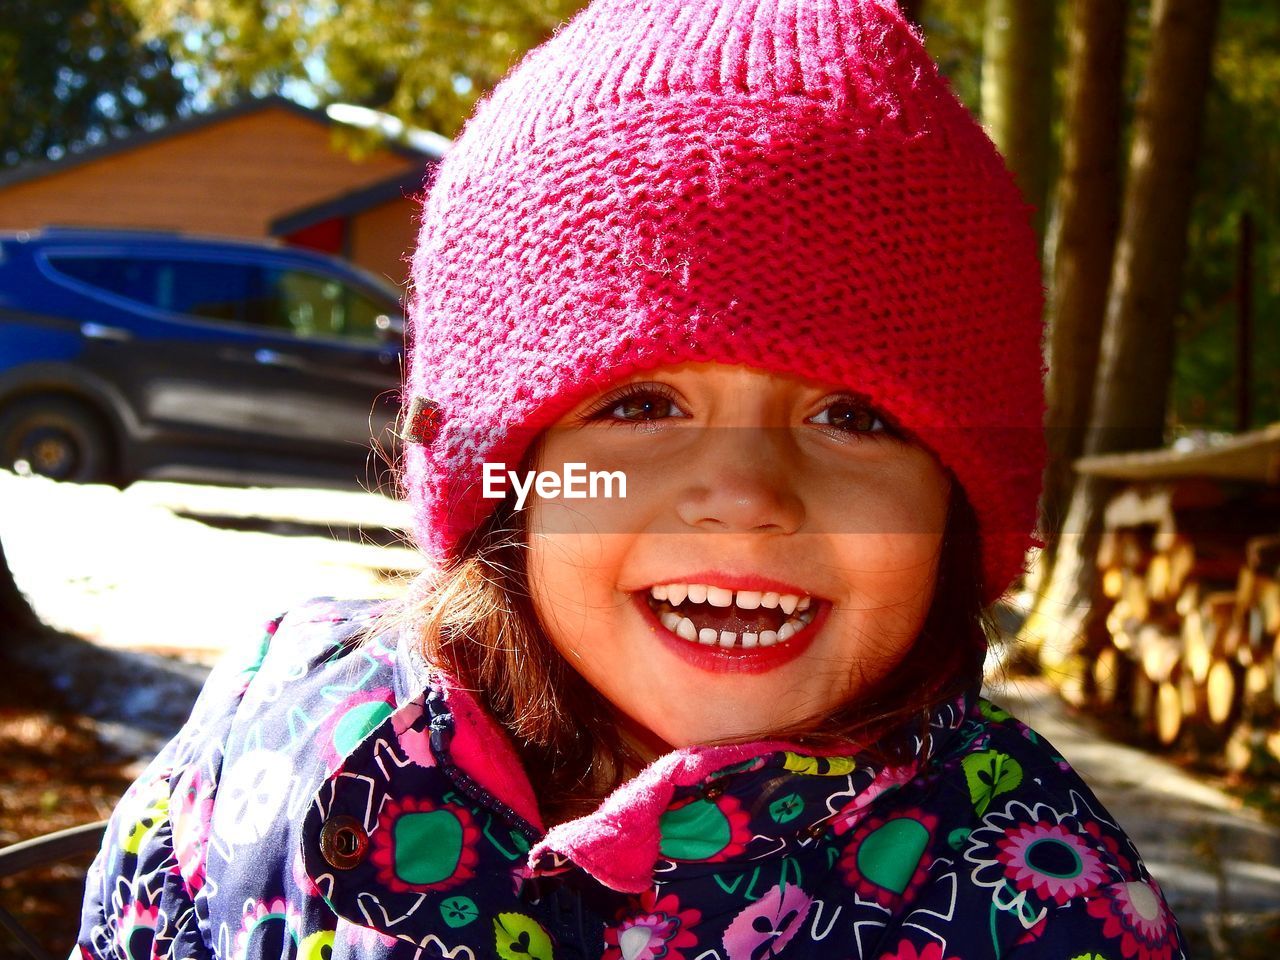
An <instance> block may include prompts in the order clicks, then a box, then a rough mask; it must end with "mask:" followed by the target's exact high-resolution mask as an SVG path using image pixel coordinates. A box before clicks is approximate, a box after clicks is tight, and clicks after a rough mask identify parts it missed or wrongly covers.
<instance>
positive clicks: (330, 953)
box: [80, 0, 1185, 960]
mask: <svg viewBox="0 0 1280 960" xmlns="http://www.w3.org/2000/svg"><path fill="white" fill-rule="evenodd" d="M413 277H414V292H413V299H412V304H411V310H410V314H411V323H412V331H411V333H412V353H411V362H410V366H409V371H408V376H407V379H406V389H405V400H406V404H407V406H408V418H409V423H408V427H407V430H406V442H407V447H406V465H405V472H404V488H405V493H406V496H407V497H408V498H409V499H410V500H411V502H412V504H413V505H414V508H415V516H416V522H417V527H418V538H419V541H420V543H421V544H422V546H423V548H424V549H425V550H426V551H427V552H428V553H429V554H430V555H431V556H432V557H433V558H434V559H435V561H436V564H435V565H434V567H433V569H432V571H431V573H430V574H429V575H428V576H426V577H424V578H423V580H422V582H421V583H419V584H418V585H417V586H416V588H415V590H414V591H413V592H412V595H411V596H410V597H408V598H407V599H406V600H405V602H404V603H402V604H399V605H396V606H394V607H387V606H384V605H378V604H353V603H335V602H327V601H326V602H318V603H315V604H312V605H310V606H307V607H305V608H303V609H300V610H297V611H294V612H292V613H290V614H289V615H287V616H285V617H284V618H282V619H281V620H279V621H277V622H276V623H275V624H273V626H272V630H271V631H269V634H268V638H267V639H266V640H264V641H263V643H262V644H261V645H260V646H258V648H257V649H256V650H254V651H252V653H251V654H248V655H246V656H243V657H241V658H240V659H239V661H238V662H234V661H228V662H227V663H224V664H223V665H222V666H221V667H220V668H219V669H218V670H217V671H216V672H215V674H214V676H213V677H212V678H211V680H210V682H209V684H208V685H207V687H206V689H205V691H204V692H203V693H202V695H201V697H200V700H199V702H198V703H197V705H196V708H195V711H194V713H193V716H192V719H191V721H190V722H189V724H188V725H187V726H186V727H185V728H184V730H183V731H182V732H181V733H179V735H178V736H177V737H176V738H175V740H174V741H173V742H172V743H171V744H170V745H169V746H168V747H167V748H166V749H165V750H164V751H163V752H162V753H161V754H160V756H158V757H157V758H156V760H155V761H154V762H153V763H152V764H151V766H150V768H149V769H148V770H147V772H146V773H145V774H144V775H143V776H142V777H141V779H140V780H139V781H138V783H137V784H136V785H135V786H134V787H133V788H132V789H131V790H130V792H129V794H128V795H127V796H126V798H125V799H124V801H123V802H122V803H121V806H120V808H119V810H118V811H117V813H116V815H115V817H114V820H113V824H112V827H111V829H110V832H109V834H108V838H107V841H106V843H105V845H104V849H103V852H102V853H101V855H100V856H99V858H98V859H97V861H96V862H95V864H94V867H93V869H92V871H91V874H90V877H89V883H88V893H87V898H86V902H85V909H84V920H83V925H82V928H81V933H80V946H81V951H82V955H83V956H85V957H117V956H118V957H125V956H129V957H142V956H151V955H154V956H163V957H218V958H232V957H236V958H239V957H255V958H256V957H271V958H275V957H284V956H302V957H308V958H339V957H383V956H394V957H404V958H409V957H419V956H427V957H430V956H445V957H465V958H482V957H483V958H490V957H499V958H502V960H513V958H529V957H534V958H540V960H547V958H552V957H555V958H560V960H565V958H578V957H581V958H601V957H607V958H610V960H618V958H626V960H636V958H650V960H656V958H667V960H695V958H703V960H712V958H717V960H763V958H767V957H773V956H786V957H795V958H871V957H875V958H886V960H887V958H897V960H907V958H910V960H920V958H929V960H954V958H965V960H972V958H981V957H993V958H995V957H999V958H1006V957H1014V956H1016V957H1018V958H1046V960H1049V958H1053V960H1058V958H1062V960H1066V958H1074V957H1090V958H1093V957H1105V958H1108V960H1155V958H1159V960H1171V958H1174V957H1182V956H1183V955H1184V952H1185V951H1184V945H1183V941H1182V938H1181V935H1180V933H1179V931H1178V927H1177V924H1176V922H1175V921H1174V919H1173V917H1172V916H1171V915H1170V913H1169V910H1168V907H1167V906H1166V904H1165V901H1164V899H1163V898H1162V896H1161V894H1160V890H1159V887H1158V886H1157V885H1156V883H1155V881H1154V880H1153V879H1152V878H1151V877H1150V876H1149V874H1148V873H1147V871H1146V869H1145V867H1144V866H1143V864H1142V861H1141V859H1140V858H1139V856H1138V854H1137V851H1136V850H1134V848H1133V846H1132V844H1131V843H1130V842H1129V840H1128V839H1127V837H1126V836H1125V835H1124V833H1123V832H1122V831H1121V830H1120V828H1119V827H1118V826H1117V825H1116V824H1115V823H1114V822H1113V820H1112V819H1111V817H1110V816H1109V815H1108V814H1107V812H1106V811H1105V810H1104V809H1103V808H1102V806H1101V805H1100V804H1099V803H1098V801H1097V799H1096V798H1095V797H1094V796H1093V794H1092V793H1091V792H1090V791H1089V789H1088V788H1087V787H1086V786H1085V785H1084V783H1083V782H1081V780H1080V779H1079V778H1078V777H1077V776H1076V774H1075V773H1074V772H1073V771H1072V770H1071V768H1070V767H1069V766H1068V765H1067V763H1066V762H1065V761H1064V760H1063V759H1062V758H1061V757H1060V756H1058V755H1057V754H1056V753H1055V751H1054V750H1053V748H1052V747H1051V746H1050V745H1049V744H1047V743H1046V742H1045V741H1044V740H1043V739H1041V738H1040V737H1038V736H1037V735H1036V734H1035V733H1034V732H1032V731H1031V730H1029V729H1028V728H1027V727H1025V726H1024V725H1022V724H1021V723H1019V722H1018V721H1016V720H1014V719H1013V718H1012V717H1010V716H1009V715H1008V714H1007V713H1005V712H1004V711H1002V710H1000V709H999V708H998V707H996V706H994V705H992V704H991V703H989V702H987V701H985V700H983V699H981V698H980V696H979V695H978V689H979V685H980V679H981V677H980V671H981V665H982V661H983V655H984V653H985V650H986V638H987V635H988V632H987V629H986V628H985V627H984V624H985V622H986V621H985V619H984V613H983V611H984V607H985V605H986V604H989V603H990V602H991V601H993V600H994V599H996V598H997V597H998V596H999V595H1000V593H1001V592H1002V591H1003V589H1004V588H1005V587H1006V586H1007V585H1008V583H1009V582H1010V581H1011V580H1012V578H1013V577H1014V576H1015V575H1016V574H1017V573H1018V572H1019V568H1020V566H1021V561H1022V557H1023V554H1024V551H1025V550H1026V548H1027V547H1028V546H1029V545H1030V544H1031V543H1033V542H1034V540H1033V538H1032V537H1031V529H1032V527H1033V522H1034V516H1035V507H1036V499H1037V495H1038V491H1039V477H1040V473H1041V467H1042V462H1043V440H1042V437H1041V414H1042V412H1043V399H1042V387H1041V375H1042V368H1041V359H1040V356H1041V355H1040V350H1039V341H1040V333H1041V331H1040V325H1039V324H1040V321H1039V318H1040V312H1041V306H1042V291H1041V288H1040V280H1039V278H1040V271H1039V265H1038V262H1037V257H1036V250H1035V241H1034V237H1033V234H1032V231H1031V228H1030V226H1029V219H1028V210H1027V208H1026V206H1025V205H1024V204H1023V202H1022V200H1021V198H1020V196H1019V194H1018V192H1017V190H1016V188H1015V186H1014V184H1013V182H1012V180H1011V178H1010V176H1009V174H1008V172H1007V170H1006V168H1005V167H1004V165H1003V163H1002V161H1001V160H1000V158H999V156H998V154H997V153H996V151H995V149H994V147H993V146H992V144H991V142H990V141H989V140H988V139H987V137H986V136H985V135H984V134H983V132H982V130H981V129H980V128H979V127H978V126H977V125H976V123H975V122H974V121H973V120H972V118H970V116H969V115H968V114H967V113H966V112H965V110H964V108H963V107H962V105H961V104H960V103H959V102H958V101H957V100H956V98H955V97H954V95H953V94H952V93H951V91H950V89H949V88H948V86H947V84H946V83H945V81H944V80H943V79H942V78H941V76H940V75H939V73H938V71H937V69H936V67H935V66H934V64H933V63H932V62H931V61H930V60H929V58H928V56H927V55H926V53H925V52H924V49H923V47H922V44H921V42H920V38H919V37H918V36H917V35H916V34H915V33H914V32H913V30H912V29H911V28H910V27H909V26H908V25H907V24H906V23H905V22H904V21H903V19H902V18H901V16H900V15H899V13H898V12H897V10H896V8H895V7H894V6H893V4H892V3H890V2H888V0H723V2H719V3H712V2H689V0H642V2H638V3H637V2H636V0H597V2H595V3H593V4H592V5H591V6H590V7H588V8H587V9H586V10H585V11H584V12H583V13H582V14H581V15H580V16H578V17H577V18H576V19H575V20H574V21H573V22H572V23H571V24H569V25H568V26H567V27H565V28H564V29H563V30H562V31H560V32H559V33H558V34H557V35H556V36H555V37H554V38H553V39H552V40H550V41H549V42H548V43H547V44H546V45H545V46H543V47H542V48H540V49H539V50H538V51H536V52H535V53H533V54H532V55H530V56H529V57H528V58H527V59H526V60H525V62H524V63H523V64H522V65H521V66H520V67H519V68H518V69H517V70H516V71H515V72H514V73H513V74H512V75H511V76H510V77H508V79H507V80H506V81H504V83H503V84H502V85H501V86H500V87H499V88H498V89H497V90H496V91H495V92H494V93H493V95H492V96H491V97H490V98H489V99H488V101H487V102H485V103H484V104H482V105H481V106H480V107H479V108H478V110H477V113H476V115H475V116H474V117H473V119H472V120H471V121H470V123H469V124H468V126H467V128H466V130H465V131H464V133H463V135H462V136H461V137H460V139H459V140H458V141H457V143H456V144H455V146H454V147H453V149H452V151H451V152H450V154H449V155H448V156H447V157H446V159H445V160H444V162H443V163H442V164H441V166H440V169H439V172H438V176H437V179H436V182H435V183H434V185H433V187H432V189H431V191H430V196H429V199H428V200H427V201H426V203H425V206H424V215H423V219H422V226H421V236H420V240H419V244H418V248H417V251H416V253H415V257H414V263H413ZM593 484H594V491H593V489H592V485H593ZM624 485H625V488H624ZM583 493H585V494H586V495H585V496H579V495H578V494H583ZM592 493H594V495H592Z"/></svg>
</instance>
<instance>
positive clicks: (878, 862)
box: [839, 808, 938, 909]
mask: <svg viewBox="0 0 1280 960" xmlns="http://www.w3.org/2000/svg"><path fill="white" fill-rule="evenodd" d="M937 828H938V818H937V817H936V816H934V815H933V814H930V813H925V812H924V811H923V810H921V809H919V808H910V809H907V810H903V811H901V812H899V813H895V814H893V815H888V816H875V817H868V818H867V819H866V820H864V821H863V822H862V823H860V824H859V825H858V828H857V829H856V830H855V831H854V832H853V835H852V836H851V837H850V838H849V843H848V845H847V846H846V847H845V848H844V851H843V852H842V853H841V854H840V861H839V869H840V872H841V875H842V876H843V878H844V882H845V883H846V884H847V885H848V886H850V887H852V888H853V889H854V890H855V891H857V893H858V895H859V896H861V897H864V898H866V899H868V900H874V901H875V902H876V903H878V904H880V906H882V907H886V908H888V909H893V908H895V907H896V906H897V905H898V904H901V903H903V902H905V901H906V900H909V899H910V898H911V897H912V896H914V895H915V892H916V891H917V890H919V889H920V887H921V886H923V884H924V882H925V879H926V877H927V876H928V874H929V869H930V868H931V867H932V866H933V859H934V857H933V854H932V853H931V852H930V847H931V845H932V843H933V834H934V831H935V830H937Z"/></svg>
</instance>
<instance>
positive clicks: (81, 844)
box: [0, 820, 107, 960]
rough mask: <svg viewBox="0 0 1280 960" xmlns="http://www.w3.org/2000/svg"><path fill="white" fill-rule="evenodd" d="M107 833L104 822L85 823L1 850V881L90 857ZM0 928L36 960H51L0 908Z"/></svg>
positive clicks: (20, 926)
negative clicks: (5, 878) (84, 856)
mask: <svg viewBox="0 0 1280 960" xmlns="http://www.w3.org/2000/svg"><path fill="white" fill-rule="evenodd" d="M106 830H107V821H106V820H101V821H99V822H98V823H87V824H85V825H83V826H79V827H70V828H69V829H66V830H59V831H58V832H57V833H47V834H45V835H44V836H42V837H33V838H32V839H30V840H23V841H21V842H20V843H15V844H12V845H10V846H7V847H4V848H0V878H4V877H12V876H15V875H17V874H19V873H23V872H25V871H27V870H32V869H34V868H36V867H47V866H51V865H52V864H55V863H59V862H61V861H63V860H69V859H71V858H72V857H78V856H80V855H82V854H86V853H93V852H94V851H96V850H97V849H98V848H99V847H100V846H101V845H102V837H103V834H105V833H106ZM0 927H4V928H5V929H6V930H8V931H9V933H11V934H12V935H13V937H14V938H15V939H16V940H17V941H18V943H19V944H20V945H21V946H22V948H23V949H24V950H26V951H27V953H28V954H30V955H31V956H32V957H34V958H35V960H54V958H53V957H51V956H50V955H49V952H48V951H47V950H45V949H44V947H42V946H40V944H38V943H37V942H36V940H35V938H34V937H32V936H31V934H29V933H27V931H26V930H25V929H24V928H23V926H22V924H20V923H19V922H18V918H17V917H15V916H14V915H13V914H11V913H10V912H9V911H8V910H6V909H4V907H0Z"/></svg>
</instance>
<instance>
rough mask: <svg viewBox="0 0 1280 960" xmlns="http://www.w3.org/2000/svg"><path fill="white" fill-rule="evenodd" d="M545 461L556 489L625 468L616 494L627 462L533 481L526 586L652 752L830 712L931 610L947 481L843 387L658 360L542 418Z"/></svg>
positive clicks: (540, 463)
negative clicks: (547, 420) (553, 420)
mask: <svg viewBox="0 0 1280 960" xmlns="http://www.w3.org/2000/svg"><path fill="white" fill-rule="evenodd" d="M569 464H577V465H580V466H578V467H573V468H567V467H566V465H569ZM535 469H536V471H537V472H538V473H539V474H544V475H545V474H548V473H554V474H555V475H556V476H557V477H558V478H560V480H561V490H562V491H564V490H566V489H568V488H567V487H565V486H564V484H563V480H564V479H565V478H566V477H567V478H573V477H575V476H578V477H581V478H582V479H581V480H578V481H571V482H573V483H575V484H576V486H577V487H579V488H581V489H583V490H585V491H589V490H590V487H591V484H590V477H591V474H592V473H593V472H597V471H610V472H613V471H617V472H620V473H621V474H622V475H624V476H625V481H626V496H625V497H620V496H618V494H619V492H620V489H619V484H618V482H617V477H616V475H615V478H614V482H613V487H612V490H611V491H609V490H607V488H606V487H605V485H604V483H603V481H599V482H597V485H596V488H595V492H596V496H594V497H592V496H588V497H586V498H569V497H567V496H563V495H557V496H551V495H544V496H538V495H536V494H537V493H539V492H541V493H543V494H550V493H551V492H552V488H551V486H550V484H551V479H550V478H549V477H547V478H546V479H544V480H542V481H539V482H542V483H544V487H543V489H542V490H541V491H537V489H536V485H535V487H534V488H533V489H532V490H531V492H530V494H529V500H528V504H529V505H528V507H527V509H529V510H530V511H531V513H530V515H529V517H528V528H529V548H530V553H529V577H530V588H531V591H532V595H533V602H534V607H535V610H536V611H537V614H538V618H539V620H540V621H541V624H542V626H543V629H544V630H545V631H546V632H547V635H548V636H549V637H550V639H551V641H552V642H553V643H554V644H555V646H556V648H557V649H558V650H559V651H560V653H561V654H562V655H563V656H564V657H565V658H566V659H567V660H568V661H569V663H570V664H572V665H573V666H574V667H575V669H577V670H578V672H579V673H581V674H582V676H583V677H584V678H585V679H586V680H587V681H588V682H589V683H590V684H591V685H592V686H593V687H595V688H596V689H597V690H598V691H600V693H601V694H603V695H604V696H605V697H606V698H607V699H608V700H609V701H610V702H611V703H612V704H613V705H614V706H615V707H616V708H617V709H618V711H619V714H620V716H621V717H622V721H623V723H624V728H625V729H624V732H625V733H626V735H627V736H628V737H629V738H630V739H631V740H632V742H633V743H635V744H636V745H637V746H638V747H639V748H640V749H641V750H642V752H645V753H647V754H648V755H649V756H654V755H657V754H658V753H661V752H664V751H666V750H668V749H671V748H673V747H681V746H687V745H690V744H695V743H704V742H708V741H712V740H717V739H720V738H726V737H738V736H743V735H752V736H766V735H768V734H769V733H770V732H771V731H775V730H779V729H782V728H784V727H787V726H791V725H793V724H796V723H798V722H803V721H805V720H808V719H811V718H814V717H816V716H818V715H821V714H822V713H824V712H826V711H828V710H829V709H831V708H833V707H835V706H837V705H839V704H840V703H842V702H844V701H846V700H848V699H850V698H856V697H857V695H858V693H859V692H860V691H863V690H866V689H867V688H868V687H869V686H870V685H872V684H874V683H875V682H876V681H877V680H878V679H879V678H881V677H882V676H883V675H884V674H885V673H887V672H888V671H889V670H890V669H891V668H892V667H893V666H894V665H895V664H896V663H897V662H898V661H899V660H900V659H901V658H902V656H903V655H904V654H905V653H906V651H907V650H908V648H909V647H910V646H911V644H912V642H913V641H914V639H915V637H916V635H917V633H918V632H919V630H920V628H921V626H922V624H923V623H924V619H925V616H926V613H927V611H928V608H929V604H930V602H931V599H932V596H933V587H934V581H935V574H936V570H937V564H938V559H939V552H940V547H941V542H942V531H943V529H944V527H945V524H946V515H947V504H948V499H949V493H950V481H949V477H948V474H947V473H946V472H945V471H944V470H943V468H942V467H941V466H940V465H939V464H938V462H937V461H936V460H935V459H934V457H933V455H932V454H931V453H929V452H928V451H927V450H925V449H923V448H921V447H919V446H915V445H913V444H911V443H909V442H908V441H906V440H905V439H903V438H901V437H900V436H899V435H897V434H895V433H894V432H892V429H891V428H890V429H886V421H885V420H883V419H882V418H881V416H880V414H879V412H878V411H876V410H875V409H874V408H871V407H869V406H868V405H866V403H865V402H864V401H862V400H861V399H860V398H859V396H858V395H857V394H856V393H853V392H851V391H850V390H848V389H840V388H832V387H831V386H829V385H825V384H821V383H818V382H816V381H809V380H800V379H794V378H790V377H784V376H780V375H775V374H771V373H765V372H763V371H759V370H755V369H752V368H747V367H737V366H727V365H722V364H712V363H699V364H692V363H690V364H682V365H679V366H672V367H665V368H661V369H658V370H650V371H645V372H644V373H642V374H640V375H637V376H635V377H633V378H631V379H628V380H625V381H621V382H620V383H619V384H615V385H614V386H612V387H611V388H610V389H608V390H607V391H604V392H603V393H601V394H599V395H597V396H595V397H593V398H591V399H590V400H588V401H585V402H583V403H582V404H580V405H579V406H578V407H577V408H575V409H574V410H572V411H570V412H569V413H568V414H567V415H566V416H564V417H563V418H562V419H561V420H560V421H559V422H558V423H557V424H555V425H554V426H553V427H552V428H551V429H550V430H548V431H547V433H546V434H545V435H544V437H543V439H542V444H541V446H540V449H539V450H538V453H537V456H536V463H535ZM524 480H525V478H521V483H523V482H524ZM608 492H611V493H612V496H606V495H605V494H606V493H608ZM921 668H922V669H926V670H927V669H928V665H927V664H922V665H921Z"/></svg>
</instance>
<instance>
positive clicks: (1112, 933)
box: [1089, 880, 1175, 960]
mask: <svg viewBox="0 0 1280 960" xmlns="http://www.w3.org/2000/svg"><path fill="white" fill-rule="evenodd" d="M1100 894H1101V895H1100V896H1098V897H1096V898H1095V899H1093V900H1090V901H1089V916H1091V917H1096V918H1097V919H1099V920H1101V921H1102V935H1103V936H1104V937H1106V938H1107V939H1109V940H1119V941H1120V951H1121V952H1122V953H1123V954H1124V956H1125V958H1126V960H1128V958H1131V957H1132V958H1136V960H1170V958H1171V957H1172V955H1173V947H1174V943H1175V937H1174V933H1173V921H1172V917H1171V915H1170V913H1169V907H1168V906H1167V905H1166V904H1165V901H1164V896H1163V895H1162V894H1161V893H1160V888H1159V887H1158V886H1157V885H1156V882H1155V881H1154V880H1151V881H1149V882H1147V883H1143V882H1142V881H1141V880H1134V881H1132V882H1130V883H1116V884H1112V885H1111V886H1109V887H1103V888H1102V890H1101V891H1100Z"/></svg>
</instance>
